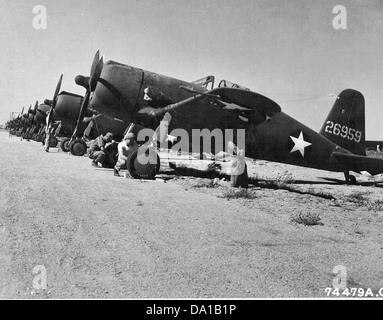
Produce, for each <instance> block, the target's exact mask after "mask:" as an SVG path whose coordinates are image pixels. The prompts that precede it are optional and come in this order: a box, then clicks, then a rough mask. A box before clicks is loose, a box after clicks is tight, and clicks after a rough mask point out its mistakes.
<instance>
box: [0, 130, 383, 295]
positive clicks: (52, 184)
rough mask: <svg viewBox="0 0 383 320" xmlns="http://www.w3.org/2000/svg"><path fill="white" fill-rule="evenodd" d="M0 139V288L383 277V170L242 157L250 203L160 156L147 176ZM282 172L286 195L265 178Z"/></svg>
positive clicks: (321, 289) (211, 290)
mask: <svg viewBox="0 0 383 320" xmlns="http://www.w3.org/2000/svg"><path fill="white" fill-rule="evenodd" d="M0 146H1V154H0V159H1V167H0V177H1V185H0V188H1V189H0V270H1V271H2V272H1V273H0V298H4V299H24V298H28V299H35V298H37V299H41V298H45V299H47V298H55V299H57V298H79V299H82V298H127V299H131V298H140V299H142V298H192V299H194V298H267V297H272V298H303V297H304V298H312V297H326V292H325V288H327V287H331V286H332V284H333V280H334V277H335V274H333V269H334V267H335V266H338V265H342V266H344V267H345V268H346V270H347V278H346V280H347V285H348V287H357V288H364V289H368V288H371V289H372V290H374V292H377V290H378V289H379V288H381V287H383V267H382V266H383V260H382V255H383V243H382V233H383V221H382V217H383V205H379V204H380V203H379V202H377V201H378V200H379V199H382V198H383V197H382V187H383V183H379V181H382V179H380V180H372V179H370V178H367V177H363V176H359V175H358V177H357V178H358V180H359V181H361V182H362V185H359V186H348V185H344V184H339V181H342V180H343V174H339V173H331V172H326V171H318V170H312V169H305V168H299V167H292V166H288V165H284V164H276V163H269V162H265V161H256V162H253V161H248V166H249V173H250V176H251V177H252V178H255V177H258V179H259V185H258V187H256V186H251V188H250V189H249V193H250V194H252V195H253V199H246V198H239V199H227V197H225V195H227V194H228V192H229V191H230V188H229V187H227V186H225V185H224V186H215V187H214V188H211V187H209V183H211V180H210V179H204V178H197V177H182V176H177V175H174V174H172V172H171V171H169V169H166V165H167V164H166V163H163V170H162V171H161V172H160V175H159V178H160V179H158V180H156V181H139V180H130V179H124V178H116V177H114V176H113V172H112V171H111V170H106V169H96V168H93V167H91V166H90V160H89V159H88V158H86V157H74V156H71V155H70V154H65V153H63V152H58V149H52V151H51V152H50V153H45V152H44V150H43V148H42V146H41V144H40V143H37V142H26V141H20V139H19V138H16V137H13V138H9V137H8V133H6V132H0ZM281 177H290V178H291V179H292V181H288V183H287V186H288V187H289V189H290V191H288V190H283V189H279V190H274V189H270V188H267V187H266V186H267V184H268V183H270V182H273V181H274V182H275V181H279V180H280V179H281ZM334 179H335V180H334ZM337 179H338V180H337ZM328 195H331V196H332V197H333V198H334V199H332V200H331V199H327V198H326V196H328ZM299 213H303V214H314V215H315V214H318V215H319V216H320V218H321V220H320V223H319V224H318V225H314V226H307V225H304V224H298V223H296V222H294V221H293V220H292V217H294V216H296V215H297V214H299ZM36 266H40V267H37V268H41V267H43V268H44V269H45V270H46V273H47V274H46V284H47V286H46V288H41V287H39V286H37V287H36V282H35V281H36V277H37V276H39V275H42V274H43V273H39V272H36V269H34V268H36ZM38 270H40V269H38ZM34 271H35V272H36V273H34ZM41 283H42V282H40V284H41Z"/></svg>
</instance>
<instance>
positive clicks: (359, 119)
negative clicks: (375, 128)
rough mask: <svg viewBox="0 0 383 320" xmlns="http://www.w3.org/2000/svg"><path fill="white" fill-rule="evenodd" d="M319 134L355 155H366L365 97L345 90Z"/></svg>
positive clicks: (357, 92) (354, 91)
mask: <svg viewBox="0 0 383 320" xmlns="http://www.w3.org/2000/svg"><path fill="white" fill-rule="evenodd" d="M319 133H320V134H321V135H323V136H324V137H326V138H327V139H329V140H331V141H332V142H334V143H336V144H337V145H339V146H341V147H342V148H344V149H346V150H348V151H350V152H352V153H354V154H357V155H366V146H365V117H364V97H363V95H362V94H361V93H360V92H359V91H356V90H352V89H346V90H343V91H342V92H341V93H340V94H339V96H338V97H337V99H336V101H335V103H334V105H333V107H332V109H331V111H330V113H329V115H328V117H327V119H326V121H325V123H324V124H323V126H322V129H321V130H320V132H319Z"/></svg>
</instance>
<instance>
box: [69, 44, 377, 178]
mask: <svg viewBox="0 0 383 320" xmlns="http://www.w3.org/2000/svg"><path fill="white" fill-rule="evenodd" d="M92 70H93V73H91V77H84V76H77V77H76V79H75V82H76V83H77V84H78V85H81V86H83V87H84V88H85V89H86V98H85V99H84V103H83V104H82V106H81V111H80V117H79V119H78V123H79V121H80V120H81V118H82V117H81V115H83V114H84V112H86V110H88V108H89V109H91V110H95V111H97V112H99V113H102V114H105V115H107V116H109V117H114V118H117V119H121V120H123V121H124V122H126V123H134V124H137V127H136V128H137V129H136V130H141V129H142V128H151V129H153V130H154V129H156V128H158V126H159V124H160V122H161V119H162V118H163V116H164V115H165V114H167V113H169V114H170V115H171V118H172V120H171V123H170V125H169V130H172V129H176V128H182V129H183V130H185V131H186V132H187V133H188V134H189V137H192V135H193V134H192V131H193V129H199V130H204V129H208V130H210V131H213V130H215V129H220V130H221V131H222V132H225V130H226V129H234V130H238V129H244V130H245V150H246V157H249V158H254V159H263V160H268V161H275V162H282V163H287V164H292V165H297V166H303V167H310V168H315V169H322V170H327V171H333V172H343V173H344V175H345V179H346V182H348V183H351V184H355V183H356V178H355V177H354V176H353V175H350V171H354V172H358V173H360V172H364V171H367V172H369V173H370V174H371V175H376V174H380V173H383V159H377V158H372V157H367V156H366V154H365V149H366V148H365V119H364V97H363V95H362V94H361V93H360V92H358V91H356V90H352V89H346V90H344V91H342V92H341V93H340V94H339V95H338V97H337V99H336V101H335V103H334V105H333V108H332V110H331V112H330V114H329V116H328V118H327V119H326V121H325V123H324V125H323V127H322V129H321V131H320V132H319V133H317V132H315V131H314V130H312V129H310V128H309V127H307V126H305V125H304V124H302V123H300V122H299V121H297V120H295V119H293V118H292V117H290V116H288V115H287V114H285V113H284V112H282V110H281V108H280V106H279V105H278V104H277V103H276V102H274V101H273V100H271V99H269V98H267V97H265V96H263V95H261V94H258V93H256V92H253V91H251V90H249V89H248V88H245V87H243V86H240V85H237V84H233V83H231V82H229V81H225V80H222V81H221V82H220V83H219V85H218V86H217V87H214V80H215V79H214V77H213V76H208V77H206V78H203V79H201V80H198V81H194V82H186V81H182V80H178V79H175V78H171V77H168V76H165V75H160V74H157V73H154V72H150V71H146V70H143V69H140V68H136V67H132V66H128V65H125V64H121V63H118V62H115V61H111V60H109V61H106V62H104V59H103V58H101V59H100V58H99V52H98V51H97V53H96V55H95V57H94V59H93V63H92ZM90 96H92V97H91V98H90ZM233 139H234V140H235V139H236V137H235V136H234V137H233ZM193 143H195V141H192V140H190V141H189V144H190V145H192V144H193ZM214 151H217V150H214ZM158 165H159V164H156V165H153V163H152V162H151V161H150V162H148V163H147V164H145V165H143V164H142V163H139V161H137V153H133V154H132V156H131V158H130V159H129V161H128V170H129V172H130V173H131V175H132V176H133V177H135V178H153V177H154V175H155V174H156V172H157V170H158Z"/></svg>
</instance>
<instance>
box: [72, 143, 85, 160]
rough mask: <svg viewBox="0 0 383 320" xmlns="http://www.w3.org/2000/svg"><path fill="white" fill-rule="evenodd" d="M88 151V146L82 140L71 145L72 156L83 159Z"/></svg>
mask: <svg viewBox="0 0 383 320" xmlns="http://www.w3.org/2000/svg"><path fill="white" fill-rule="evenodd" d="M87 149H88V146H87V145H86V143H85V142H84V141H83V140H81V139H77V140H74V141H73V142H72V143H71V145H70V152H71V154H73V155H74V156H78V157H82V156H83V155H84V154H85V153H86V150H87Z"/></svg>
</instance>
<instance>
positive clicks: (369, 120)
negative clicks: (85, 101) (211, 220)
mask: <svg viewBox="0 0 383 320" xmlns="http://www.w3.org/2000/svg"><path fill="white" fill-rule="evenodd" d="M36 5H44V6H45V7H46V9H47V13H48V25H47V29H46V30H36V29H34V28H33V24H32V22H33V19H34V17H35V15H34V14H33V13H32V10H33V8H34V6H36ZM336 5H343V6H344V7H345V8H346V10H347V30H335V29H334V28H333V19H334V18H335V17H336V14H334V13H333V8H334V6H336ZM0 10H1V11H0V13H1V18H0V30H1V31H0V44H1V50H0V61H1V62H0V101H1V103H2V107H1V108H0V123H1V124H4V123H5V122H6V121H7V120H8V119H9V115H10V112H12V111H16V112H19V111H21V109H22V107H23V106H25V107H26V108H28V107H29V105H30V104H32V105H34V103H35V101H36V100H38V101H40V102H42V101H43V100H44V99H46V98H50V99H51V98H52V96H53V93H54V90H55V87H56V83H57V81H58V79H59V76H60V74H61V72H64V81H63V85H62V90H65V91H70V92H73V93H78V94H82V95H83V94H84V91H85V90H84V89H83V88H81V87H79V86H77V85H76V84H75V83H74V78H75V76H76V75H78V74H83V75H88V74H89V69H90V67H91V63H92V59H93V56H94V53H95V52H96V50H97V49H98V48H100V50H101V54H105V58H106V60H114V61H117V62H120V63H124V64H128V65H132V66H135V67H139V68H142V69H145V70H150V71H154V72H158V73H160V74H165V75H168V76H171V77H175V78H178V79H182V80H186V81H193V80H197V79H200V78H202V77H204V76H207V75H214V76H215V77H216V84H218V82H219V81H220V80H222V79H226V80H229V81H231V82H235V83H238V84H241V85H244V86H246V87H248V88H250V89H251V90H253V91H255V92H259V93H261V94H264V95H266V96H267V97H269V98H271V99H272V100H274V101H276V102H278V103H279V104H280V105H281V107H282V110H283V111H284V112H285V113H287V114H289V115H290V116H293V117H294V118H296V119H297V120H299V121H301V122H303V123H304V124H306V125H308V126H309V127H311V128H312V129H314V130H316V131H318V130H319V129H320V127H321V126H322V123H323V122H324V121H325V118H326V116H327V113H328V112H329V110H330V109H331V107H332V105H333V103H334V101H335V97H330V96H329V95H331V94H333V95H337V94H339V92H341V91H342V90H343V89H346V88H352V89H356V90H359V91H361V92H362V93H363V95H364V97H365V100H366V137H367V139H370V140H375V139H383V126H382V125H381V124H383V68H382V57H383V41H382V40H383V39H382V34H383V0H363V1H362V0H360V1H357V0H354V1H351V0H336V1H332V0H319V1H318V0H317V1H308V0H215V1H213V0H80V1H78V0H76V1H72V0H46V1H44V0H36V1H35V0H12V1H10V0H7V1H6V0H0ZM297 100H298V101H297ZM302 100H303V101H302Z"/></svg>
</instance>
